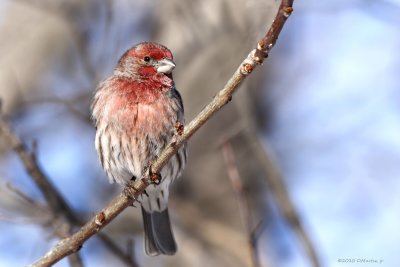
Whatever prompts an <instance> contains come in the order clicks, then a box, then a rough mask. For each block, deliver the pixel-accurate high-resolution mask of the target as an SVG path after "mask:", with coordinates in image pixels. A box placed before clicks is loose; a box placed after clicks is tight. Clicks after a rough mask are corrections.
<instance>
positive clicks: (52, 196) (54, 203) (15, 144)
mask: <svg viewBox="0 0 400 267" xmlns="http://www.w3.org/2000/svg"><path fill="white" fill-rule="evenodd" d="M0 132H1V133H2V135H3V137H4V138H5V140H7V142H8V143H9V144H10V146H11V147H12V148H13V150H14V151H15V152H16V153H17V154H18V156H19V157H20V159H21V161H22V162H23V165H24V167H25V170H26V171H27V173H28V174H29V175H30V177H31V178H32V180H33V181H34V182H35V184H36V185H37V186H38V187H39V189H40V191H41V192H42V194H43V196H44V197H45V199H46V202H47V204H48V205H49V207H50V210H51V212H52V214H53V216H54V226H53V227H54V229H57V228H58V227H57V226H56V225H58V226H59V225H60V224H59V223H60V222H61V221H68V222H72V223H74V224H76V222H77V219H76V217H75V216H74V214H73V213H72V210H71V208H70V207H69V206H68V204H67V203H66V202H65V200H64V198H63V197H62V196H61V194H60V193H59V192H58V190H57V188H55V187H54V185H53V184H52V183H51V182H50V180H49V179H48V178H47V177H46V176H45V175H44V172H43V171H42V169H41V168H40V167H39V165H38V164H37V162H36V155H35V154H34V153H29V152H28V149H27V148H26V146H25V145H24V144H23V143H22V142H21V140H20V139H19V138H18V137H17V136H16V135H15V134H14V133H13V132H12V131H11V129H10V127H9V126H8V125H7V123H6V122H5V121H4V119H3V118H1V120H0ZM61 218H65V220H63V219H61ZM59 219H61V221H60V220H59ZM62 223H63V222H62ZM70 226H71V225H70V224H69V223H68V224H67V229H68V230H67V232H70V231H71V230H72V229H71V228H72V227H70ZM62 229H64V227H62ZM55 233H56V234H57V235H58V236H59V237H60V238H63V237H64V236H65V234H66V233H64V232H63V231H55ZM69 258H70V259H69V262H70V264H71V266H74V267H79V266H83V263H82V260H81V259H80V257H79V254H75V255H71V256H70V257H69Z"/></svg>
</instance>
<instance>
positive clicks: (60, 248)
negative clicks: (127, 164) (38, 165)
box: [31, 0, 293, 267]
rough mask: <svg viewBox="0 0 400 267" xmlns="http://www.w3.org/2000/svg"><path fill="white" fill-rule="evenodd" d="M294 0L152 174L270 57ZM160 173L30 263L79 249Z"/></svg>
mask: <svg viewBox="0 0 400 267" xmlns="http://www.w3.org/2000/svg"><path fill="white" fill-rule="evenodd" d="M292 4H293V0H282V2H281V5H280V7H279V9H278V13H277V15H276V17H275V20H274V22H273V23H272V25H271V27H270V29H269V31H268V33H267V34H266V35H265V36H264V37H263V38H262V39H261V40H260V41H259V42H258V45H257V48H256V49H255V50H253V51H251V52H250V54H249V55H248V56H247V57H246V59H245V60H244V61H243V62H242V63H241V64H240V66H239V67H238V69H237V70H236V71H235V73H234V74H233V75H232V77H231V78H230V80H229V81H228V82H227V84H226V85H225V87H224V88H223V89H222V90H221V91H219V93H217V95H216V96H215V97H214V99H213V100H212V101H211V102H210V103H209V104H208V105H207V106H206V107H205V108H204V109H203V110H202V111H201V112H200V113H199V114H198V115H197V116H196V118H194V119H193V120H192V121H191V122H190V123H189V124H188V125H187V126H185V128H184V131H183V132H180V131H178V132H179V133H178V132H177V133H176V135H175V137H174V138H173V140H172V141H171V142H170V143H169V144H168V145H167V146H166V148H165V149H164V150H163V151H162V152H161V154H160V155H159V157H158V159H157V160H156V161H155V162H153V164H152V165H151V171H152V174H158V173H160V171H161V169H162V168H163V166H164V165H165V164H166V163H167V162H168V161H169V160H170V158H171V157H172V156H173V155H174V154H175V153H176V152H177V151H178V149H179V147H180V146H182V145H183V144H184V143H185V142H186V141H187V140H188V139H189V138H190V137H191V136H192V135H193V134H194V133H195V132H196V131H197V130H198V129H199V128H200V127H201V126H202V125H204V124H205V123H206V122H207V121H208V120H209V119H210V118H211V116H212V115H214V114H215V113H216V112H217V111H219V110H220V109H221V108H222V107H223V106H225V105H226V104H227V103H228V102H229V101H230V100H231V99H232V95H233V93H234V92H235V91H236V90H237V88H238V87H239V85H240V84H241V83H242V82H243V80H244V79H245V78H246V77H247V76H248V75H249V74H250V73H251V72H252V71H253V70H254V68H256V67H257V66H259V65H260V64H261V63H262V61H263V59H264V58H265V57H267V56H268V54H269V52H270V50H271V48H272V47H273V45H274V44H275V42H276V40H277V38H278V35H279V33H280V32H281V30H282V28H283V25H284V24H285V22H286V19H287V18H288V17H289V16H290V14H291V12H292V10H293V8H292ZM157 178H158V175H149V174H146V175H145V176H144V177H142V178H141V179H140V180H138V181H137V182H134V183H133V184H131V185H129V186H127V187H125V189H124V191H123V192H121V193H120V194H119V195H118V196H117V197H115V198H114V199H113V200H112V202H111V203H110V204H109V205H107V206H106V207H105V208H104V209H103V210H102V211H100V212H99V213H98V214H97V215H96V216H95V217H93V218H92V219H91V220H90V221H89V222H87V223H86V224H85V225H84V226H83V227H82V228H81V229H80V230H79V231H78V232H76V233H75V234H73V235H72V236H70V237H68V238H65V239H63V240H61V241H60V242H59V243H58V244H57V245H56V246H55V247H53V248H52V249H51V250H50V251H48V252H47V253H46V254H45V255H44V256H43V257H42V258H40V259H39V260H38V261H37V262H35V263H34V264H32V265H31V266H35V267H38V266H50V265H52V264H54V263H56V262H57V261H59V260H61V259H62V258H64V257H66V256H68V255H70V254H72V253H74V252H76V251H78V250H79V249H80V247H81V246H82V245H83V243H84V242H85V241H86V240H88V239H89V238H90V237H91V236H93V235H94V234H96V233H97V232H98V231H100V230H101V229H102V228H103V227H105V226H106V225H107V224H108V223H110V222H111V221H112V220H113V219H114V218H115V217H116V216H118V214H120V213H121V212H122V211H123V210H124V209H125V208H127V207H128V206H130V205H132V204H133V202H134V201H135V199H137V198H138V196H139V195H140V194H141V193H142V192H143V191H144V190H145V189H146V187H147V186H148V185H149V184H151V183H152V179H153V180H154V179H157Z"/></svg>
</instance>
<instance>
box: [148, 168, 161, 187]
mask: <svg viewBox="0 0 400 267" xmlns="http://www.w3.org/2000/svg"><path fill="white" fill-rule="evenodd" d="M149 178H150V181H151V182H152V183H153V184H155V185H159V184H160V183H161V174H160V173H156V172H152V170H151V164H150V167H149Z"/></svg>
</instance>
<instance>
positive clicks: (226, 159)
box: [222, 142, 260, 267]
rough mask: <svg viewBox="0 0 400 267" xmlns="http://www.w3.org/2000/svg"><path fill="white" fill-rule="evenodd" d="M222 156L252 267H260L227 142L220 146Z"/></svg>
mask: <svg viewBox="0 0 400 267" xmlns="http://www.w3.org/2000/svg"><path fill="white" fill-rule="evenodd" d="M222 155H223V158H224V162H225V165H226V169H227V172H228V177H229V180H230V182H231V185H232V188H233V190H234V191H235V194H236V197H237V202H238V205H239V214H240V217H241V219H242V223H243V226H244V228H245V231H246V235H247V238H248V243H249V251H250V255H251V261H252V264H253V266H254V267H260V261H259V260H258V251H257V238H258V236H257V235H256V234H254V233H255V231H254V230H253V221H252V217H251V213H250V206H249V202H248V200H247V196H246V193H245V191H244V188H243V183H242V179H241V178H240V174H239V170H238V169H237V166H236V160H235V155H234V153H233V149H232V146H231V145H230V143H229V142H226V143H225V144H224V145H223V146H222Z"/></svg>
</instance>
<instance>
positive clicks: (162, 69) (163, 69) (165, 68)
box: [157, 58, 175, 74]
mask: <svg viewBox="0 0 400 267" xmlns="http://www.w3.org/2000/svg"><path fill="white" fill-rule="evenodd" d="M174 68H175V63H174V62H173V61H172V60H169V59H166V58H164V59H161V60H160V61H158V66H157V72H158V73H164V74H169V73H171V72H172V70H173V69H174Z"/></svg>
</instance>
